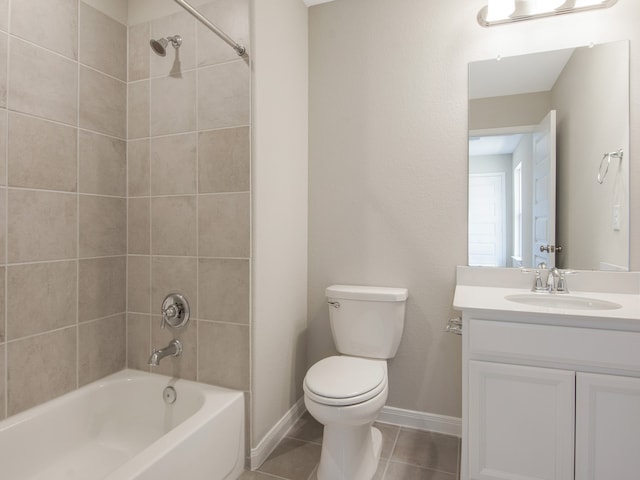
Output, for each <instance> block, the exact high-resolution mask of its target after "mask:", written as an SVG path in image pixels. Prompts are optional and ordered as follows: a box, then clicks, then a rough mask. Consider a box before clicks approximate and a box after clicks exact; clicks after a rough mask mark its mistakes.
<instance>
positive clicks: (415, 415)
mask: <svg viewBox="0 0 640 480" xmlns="http://www.w3.org/2000/svg"><path fill="white" fill-rule="evenodd" d="M377 421H378V422H381V423H390V424H392V425H398V426H401V427H409V428H417V429H418V430H428V431H430V432H436V433H444V434H446V435H453V436H456V437H461V436H462V419H460V418H458V417H447V416H446V415H436V414H433V413H426V412H416V411H414V410H404V409H402V408H395V407H387V406H385V407H384V408H383V409H382V412H380V415H379V416H378V420H377Z"/></svg>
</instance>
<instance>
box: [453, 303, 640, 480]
mask: <svg viewBox="0 0 640 480" xmlns="http://www.w3.org/2000/svg"><path fill="white" fill-rule="evenodd" d="M639 313H640V312H639ZM492 315H493V316H492ZM512 319H513V321H512ZM557 320H559V321H558V322H557V323H556V324H554V322H555V320H554V319H553V317H551V316H547V317H545V316H531V315H529V316H527V315H526V314H524V315H517V314H514V315H513V316H511V317H510V316H509V315H508V314H505V313H504V312H487V313H483V312H465V311H463V317H462V322H463V332H464V333H463V455H462V466H461V473H462V475H461V478H462V480H574V479H576V480H637V479H640V332H638V331H620V330H608V329H602V328H593V327H592V326H593V325H596V324H595V323H594V322H593V321H592V320H593V319H588V320H589V321H588V322H587V323H586V324H585V325H580V324H579V322H572V321H567V320H566V318H562V317H559V318H558V319H557ZM567 325H568V326H567Z"/></svg>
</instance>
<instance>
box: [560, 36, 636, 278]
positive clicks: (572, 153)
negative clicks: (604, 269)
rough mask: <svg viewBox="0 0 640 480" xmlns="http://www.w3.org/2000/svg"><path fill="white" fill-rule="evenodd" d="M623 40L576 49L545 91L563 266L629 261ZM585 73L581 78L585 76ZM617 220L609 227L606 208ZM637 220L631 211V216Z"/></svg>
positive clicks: (626, 79) (596, 266) (626, 50)
mask: <svg viewBox="0 0 640 480" xmlns="http://www.w3.org/2000/svg"><path fill="white" fill-rule="evenodd" d="M628 54H629V45H628V43H627V42H616V43H608V44H604V45H596V46H594V47H593V48H588V49H579V50H576V51H575V53H574V54H573V55H572V56H571V59H570V60H569V62H568V63H567V66H566V67H565V69H564V70H563V72H562V75H561V76H560V78H559V79H558V81H557V82H556V85H555V86H554V88H553V90H552V103H553V107H554V108H555V109H556V110H557V112H558V117H557V122H558V164H557V165H558V167H557V169H558V176H557V178H558V183H557V198H558V200H557V204H558V218H557V224H558V229H557V232H556V238H557V243H558V245H562V246H563V248H564V251H563V253H562V255H560V257H559V261H560V262H561V263H560V266H563V267H565V268H569V267H570V268H574V269H586V270H598V269H599V268H600V264H601V262H604V263H607V264H609V265H617V266H620V267H623V268H626V267H627V266H628V265H629V257H628V253H627V242H628V239H629V223H628V218H629V195H628V191H627V188H628V182H629V159H631V161H633V160H634V158H633V157H631V156H630V155H629V128H628V126H627V122H628V118H629V110H628V108H629V107H628V103H627V102H626V97H627V93H628V92H629V76H628V74H627V71H628V68H629V64H628ZM586 79H588V81H585V80H586ZM619 149H622V150H623V151H624V157H623V159H622V161H619V160H615V159H613V160H612V162H611V165H610V168H609V171H608V173H607V176H606V178H605V180H604V182H603V183H602V184H600V183H598V182H597V180H596V179H597V173H598V170H599V167H600V160H601V159H602V157H603V154H604V153H605V152H612V151H616V150H619ZM614 205H619V210H620V218H621V222H620V225H619V229H617V230H616V229H614V225H613V209H614ZM636 219H637V217H636Z"/></svg>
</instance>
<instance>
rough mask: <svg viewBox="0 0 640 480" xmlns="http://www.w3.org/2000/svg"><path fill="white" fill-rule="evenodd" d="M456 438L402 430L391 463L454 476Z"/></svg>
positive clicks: (456, 453)
mask: <svg viewBox="0 0 640 480" xmlns="http://www.w3.org/2000/svg"><path fill="white" fill-rule="evenodd" d="M459 441H460V440H459V439H458V438H457V437H452V436H448V435H441V434H438V433H432V432H424V431H420V430H409V429H405V428H402V429H401V430H400V433H399V435H398V440H397V441H396V446H395V448H394V450H393V454H392V455H391V461H393V462H399V463H406V464H410V465H416V466H418V467H424V468H430V469H433V470H438V471H441V472H446V473H452V474H456V473H457V471H458V443H459Z"/></svg>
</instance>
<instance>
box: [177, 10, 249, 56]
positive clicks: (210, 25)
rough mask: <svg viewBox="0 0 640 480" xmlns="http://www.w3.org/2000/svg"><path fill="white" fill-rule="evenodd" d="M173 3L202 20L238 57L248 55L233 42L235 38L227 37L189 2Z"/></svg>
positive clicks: (241, 46) (240, 46)
mask: <svg viewBox="0 0 640 480" xmlns="http://www.w3.org/2000/svg"><path fill="white" fill-rule="evenodd" d="M173 1H174V2H176V3H177V4H178V5H180V6H181V7H182V8H184V9H185V10H186V11H187V12H189V13H190V14H191V15H193V16H194V17H196V18H197V19H198V20H200V21H201V22H202V23H203V24H204V26H205V27H207V28H208V29H209V30H211V31H212V32H213V33H215V34H216V35H218V36H219V37H220V38H221V39H222V40H224V41H225V42H227V43H228V44H229V45H230V46H231V48H233V49H234V50H235V51H236V53H237V54H238V55H240V56H241V57H243V56H244V55H246V53H247V49H246V48H245V47H244V46H243V45H240V44H239V43H238V42H236V41H235V40H233V38H231V37H230V36H229V35H227V34H226V33H224V32H223V31H222V30H220V28H218V27H217V26H216V25H214V24H213V23H211V22H210V21H209V20H208V19H207V17H205V16H204V15H202V14H201V13H200V12H199V11H198V10H196V9H195V8H193V7H192V6H191V5H189V4H188V3H187V2H185V0H173Z"/></svg>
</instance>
